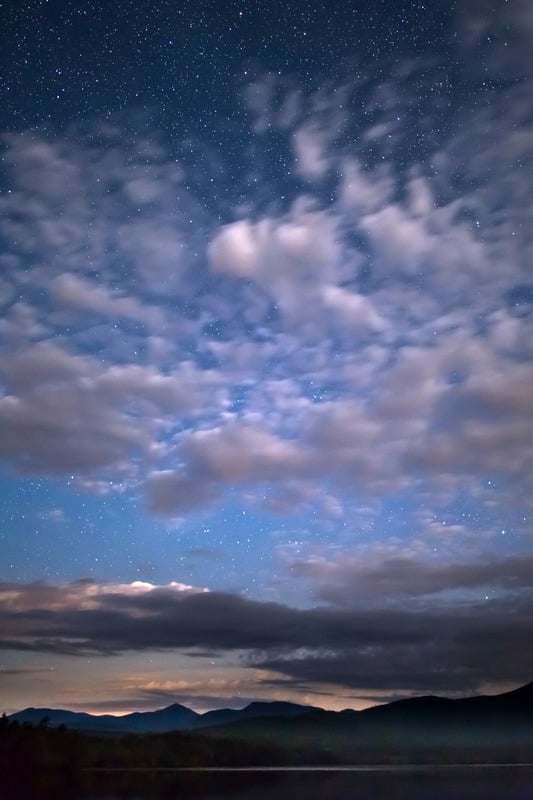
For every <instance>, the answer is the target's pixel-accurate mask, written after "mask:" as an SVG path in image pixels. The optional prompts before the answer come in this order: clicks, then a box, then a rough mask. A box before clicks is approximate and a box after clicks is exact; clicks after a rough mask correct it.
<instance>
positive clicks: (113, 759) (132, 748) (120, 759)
mask: <svg viewBox="0 0 533 800" xmlns="http://www.w3.org/2000/svg"><path fill="white" fill-rule="evenodd" d="M313 758H314V754H312V753H309V754H308V756H307V759H305V758H304V760H308V763H309V759H311V760H312V759H313ZM293 759H294V754H289V753H288V752H287V750H285V749H283V748H282V747H276V746H274V745H272V744H267V743H257V742H247V741H245V740H243V739H231V738H223V739H218V738H213V737H209V736H202V735H197V734H188V733H181V732H176V733H163V734H144V735H140V734H127V735H123V736H117V735H94V734H85V733H82V732H80V731H71V730H68V729H67V728H65V726H60V727H57V728H52V727H49V725H48V722H47V720H46V718H45V719H43V720H42V722H41V723H40V724H39V725H31V724H29V723H22V724H21V723H19V722H17V721H13V722H10V721H9V720H8V719H7V718H6V717H3V718H2V719H1V720H0V773H2V774H6V773H8V772H11V773H16V774H22V773H27V772H33V773H37V772H47V771H61V772H62V773H66V772H77V771H79V770H81V769H97V768H99V769H116V768H122V769H132V768H136V769H138V768H146V769H154V768H173V767H174V768H177V767H189V768H192V767H226V766H282V765H286V764H288V763H291V762H293Z"/></svg>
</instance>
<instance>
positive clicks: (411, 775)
mask: <svg viewBox="0 0 533 800" xmlns="http://www.w3.org/2000/svg"><path fill="white" fill-rule="evenodd" d="M15 796H16V794H14V795H13V797H15ZM19 797H20V795H19ZM26 797H28V798H29V800H34V798H35V800H36V798H37V797H38V798H39V800H45V799H46V798H50V799H52V798H53V800H67V799H68V800H123V799H124V800H125V799H126V798H128V800H163V799H164V800H171V798H172V800H300V798H302V799H303V800H381V798H383V800H533V766H509V767H487V766H483V767H481V766H480V767H475V766H473V767H432V768H430V767H427V768H420V767H402V768H384V769H366V770H365V769H357V770H325V769H309V770H297V771H296V770H242V771H233V770H227V771H224V770H213V771H200V770H199V771H190V772H188V771H172V770H169V771H166V770H165V771H163V770H161V771H158V770H139V771H117V772H94V773H86V774H85V776H84V782H83V785H80V784H79V783H76V784H72V785H70V786H53V785H45V786H43V785H39V786H36V787H35V794H33V793H30V794H26V793H25V798H26Z"/></svg>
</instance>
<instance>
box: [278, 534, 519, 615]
mask: <svg viewBox="0 0 533 800" xmlns="http://www.w3.org/2000/svg"><path fill="white" fill-rule="evenodd" d="M458 533H459V535H461V534H462V533H463V531H462V530H460V531H459V532H458ZM291 571H292V573H293V574H294V575H295V576H297V577H300V578H306V579H308V580H310V581H312V583H313V592H314V595H315V596H316V597H317V598H318V599H320V600H322V601H326V602H328V603H333V604H335V605H338V606H350V605H352V604H355V605H357V604H361V603H368V602H374V603H375V602H377V603H386V602H388V601H392V602H395V603H398V602H399V601H400V602H401V601H402V600H405V599H409V598H417V597H426V598H428V597H429V596H431V595H442V593H446V592H448V593H449V592H453V591H455V590H481V591H479V592H478V594H482V593H483V592H482V590H483V588H484V587H485V588H487V587H490V589H487V591H490V592H491V594H493V593H494V592H495V591H496V592H498V593H501V592H509V591H512V590H515V591H517V590H523V589H528V588H529V586H530V584H531V580H532V577H533V558H529V557H527V556H512V557H505V558H496V557H494V556H493V557H491V558H488V559H487V558H485V559H482V558H480V557H479V556H478V558H477V559H476V561H475V562H474V561H473V562H471V563H468V562H467V563H443V562H442V561H440V560H437V559H435V558H434V559H433V561H431V560H428V559H426V560H425V561H422V560H420V559H416V558H413V557H411V558H407V557H405V556H401V555H396V556H389V557H387V556H386V555H385V556H384V557H382V558H380V559H379V560H377V559H374V560H370V561H369V560H368V558H364V557H362V556H359V557H357V556H356V557H350V556H347V555H344V556H343V558H342V559H338V560H332V559H328V558H325V557H316V556H315V557H311V558H309V559H308V560H306V561H294V562H293V563H292V565H291ZM442 601H443V602H446V596H445V595H444V597H443V598H442Z"/></svg>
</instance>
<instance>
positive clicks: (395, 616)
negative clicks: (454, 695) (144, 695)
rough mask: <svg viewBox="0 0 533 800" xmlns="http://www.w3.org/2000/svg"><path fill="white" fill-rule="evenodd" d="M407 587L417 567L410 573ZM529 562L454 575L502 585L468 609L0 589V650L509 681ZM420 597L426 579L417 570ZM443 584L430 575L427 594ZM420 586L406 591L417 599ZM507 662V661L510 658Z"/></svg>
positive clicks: (412, 680) (372, 676)
mask: <svg viewBox="0 0 533 800" xmlns="http://www.w3.org/2000/svg"><path fill="white" fill-rule="evenodd" d="M411 571H412V573H413V575H414V580H415V582H416V580H417V574H419V568H418V567H417V565H412V568H411ZM532 575H533V561H532V560H531V559H529V561H528V562H527V563H524V562H518V561H517V560H513V559H508V560H507V561H504V562H502V563H501V564H485V565H478V566H477V567H476V566H474V565H470V566H469V567H466V566H463V567H458V568H457V570H456V572H455V575H454V576H453V577H450V576H448V581H447V585H448V586H451V587H452V588H457V587H458V586H467V587H469V588H471V587H472V586H473V585H475V586H484V585H485V584H486V583H487V581H490V582H491V583H494V581H495V579H496V582H500V583H501V584H502V585H503V586H504V587H506V589H507V590H509V589H510V588H511V589H512V591H511V592H509V591H507V592H506V593H505V594H502V596H501V597H499V598H498V599H493V600H490V601H489V600H488V598H487V599H484V600H482V601H479V600H478V601H471V602H470V603H462V604H460V605H457V604H446V603H442V604H440V605H434V606H433V607H431V606H428V605H420V606H418V607H413V608H409V607H405V606H404V607H402V604H401V603H395V604H394V605H393V606H391V605H389V606H387V607H386V606H380V605H378V606H374V607H364V606H363V607H361V606H352V607H349V606H347V604H346V603H345V602H343V603H342V605H329V606H322V607H314V608H290V607H288V606H286V605H284V604H281V603H273V602H259V601H256V600H252V599H249V598H246V597H242V596H238V595H235V594H233V595H232V594H229V593H220V592H204V591H201V590H200V591H199V590H197V589H194V588H193V587H187V586H183V585H178V584H176V585H173V586H168V587H164V586H163V587H157V586H150V585H148V584H137V585H135V584H133V585H122V586H120V585H117V586H112V585H98V584H96V583H95V582H93V581H78V582H75V583H71V584H58V585H55V586H54V585H46V584H42V583H35V584H28V585H25V586H24V585H21V584H2V585H1V586H0V618H1V622H2V630H3V631H4V638H3V641H2V648H3V649H8V650H9V649H18V650H23V651H34V652H44V653H52V654H56V655H71V656H93V657H94V656H98V655H100V656H111V655H117V654H120V653H127V652H134V651H137V652H142V651H150V652H154V651H164V650H176V651H184V652H186V653H189V654H190V655H192V656H193V657H196V658H202V657H203V656H205V654H209V657H210V658H213V657H220V655H221V654H224V653H226V654H228V653H229V654H231V653H232V654H233V656H232V657H233V658H234V659H237V662H240V663H242V664H244V665H246V666H248V667H250V668H254V669H261V670H268V671H269V672H271V673H278V674H279V676H280V677H281V676H283V679H284V681H285V684H284V685H285V688H287V687H288V686H289V685H290V681H294V683H295V684H302V683H303V684H305V686H306V688H307V690H308V691H312V690H313V688H315V689H317V690H319V688H320V686H321V685H330V686H334V687H337V688H338V689H347V688H351V689H359V690H361V691H363V692H364V691H365V690H385V691H397V690H417V691H468V690H471V691H473V690H477V689H479V687H480V686H481V685H483V684H484V683H486V682H492V683H495V684H502V683H509V682H511V683H512V682H513V681H514V682H519V681H520V680H521V679H523V676H524V675H527V674H529V673H528V669H529V665H530V663H531V657H532V656H533V651H532V647H531V645H530V643H529V642H530V637H529V634H528V632H529V628H530V618H531V613H532V610H533V608H532V596H531V591H530V586H531V578H532ZM424 581H425V583H426V587H425V589H426V592H427V589H428V586H427V584H428V581H429V578H428V574H425V576H424ZM432 588H433V589H434V590H436V591H440V590H441V588H442V576H441V575H437V576H436V577H435V581H434V584H433V587H432ZM417 591H419V588H416V587H415V588H414V589H413V594H414V595H416V594H417ZM511 654H512V657H510V655H511Z"/></svg>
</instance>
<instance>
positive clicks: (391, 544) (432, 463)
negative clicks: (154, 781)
mask: <svg viewBox="0 0 533 800" xmlns="http://www.w3.org/2000/svg"><path fill="white" fill-rule="evenodd" d="M59 7H61V12H62V13H59ZM11 11H12V13H11V14H10V19H9V26H8V27H9V31H8V36H6V45H7V47H6V54H5V56H3V60H4V63H3V68H2V78H1V80H2V84H1V90H2V93H3V95H2V96H3V102H2V109H3V111H2V112H1V115H0V131H1V142H2V156H1V176H0V212H1V213H0V244H1V248H0V462H1V464H0V497H1V500H0V542H1V550H0V554H1V555H0V578H1V585H0V614H1V615H2V618H3V620H4V622H3V628H4V629H5V630H6V632H7V633H6V636H5V640H4V643H3V650H2V655H1V658H0V679H1V680H2V683H3V684H4V685H5V690H3V693H2V697H3V698H5V700H4V704H5V707H6V710H8V711H10V710H15V709H16V708H19V707H21V706H23V705H30V704H31V705H56V706H57V705H64V706H67V707H71V708H83V709H87V710H95V711H98V710H111V711H116V712H120V711H127V710H133V709H136V708H148V707H152V708H153V707H156V706H157V705H164V704H165V702H166V701H168V702H172V701H174V700H178V701H180V702H185V703H187V704H189V705H191V706H194V707H196V708H210V707H216V706H220V705H225V704H233V705H236V704H237V705H238V704H241V705H243V704H244V703H245V702H246V701H247V700H248V699H250V698H255V697H260V698H267V699H268V698H272V699H293V700H301V701H305V702H314V703H316V704H317V705H322V706H325V707H333V708H340V707H344V706H346V705H352V706H355V707H359V706H361V705H365V704H368V703H369V702H375V701H379V700H381V699H383V700H385V699H387V698H389V697H395V696H398V695H401V694H402V693H413V692H415V693H416V692H422V691H423V692H427V691H435V692H448V693H455V692H456V693H464V692H474V691H484V690H488V691H492V690H496V689H498V688H504V687H507V686H511V685H517V684H519V683H521V682H525V681H526V680H528V679H529V678H530V677H531V675H530V674H529V673H528V669H530V663H531V655H532V654H531V652H530V647H529V645H524V644H523V642H524V639H526V638H527V630H528V625H529V619H530V616H529V614H530V610H531V602H532V600H533V598H532V595H531V590H530V586H531V583H532V578H533V553H532V549H531V478H532V472H531V464H532V454H533V441H532V431H533V420H532V407H533V370H532V369H531V359H532V342H533V337H532V335H531V333H532V332H531V310H532V301H533V283H532V281H531V275H530V269H531V255H532V252H533V249H532V247H533V244H532V240H531V225H530V222H529V221H530V219H531V213H532V210H533V182H532V173H531V167H532V160H531V156H532V151H533V128H532V116H531V100H530V98H531V90H532V75H531V70H530V68H529V67H528V64H529V63H530V60H529V52H530V48H531V43H532V42H531V37H532V34H533V16H532V13H531V10H530V8H529V5H528V4H527V3H526V2H520V0H514V2H498V3H496V4H495V6H494V7H493V8H492V9H491V10H490V11H487V9H486V7H485V5H484V4H483V3H477V2H474V1H473V0H469V2H465V3H460V4H454V3H451V4H450V3H442V4H441V3H435V4H431V7H430V6H429V5H428V6H427V7H426V6H425V4H423V3H417V2H412V3H405V4H396V3H390V2H389V3H387V2H382V3H378V4H375V6H373V8H372V9H371V10H369V8H368V7H367V4H363V3H361V4H357V3H356V4H353V5H352V6H351V7H348V8H347V7H346V5H345V4H333V6H328V8H327V9H326V7H325V6H322V5H321V4H320V3H311V4H298V3H297V4H294V8H293V9H291V12H292V13H291V14H289V13H288V9H287V8H286V7H284V6H281V5H280V6H278V5H276V4H273V5H271V6H269V8H268V9H266V8H264V7H262V4H248V5H243V6H242V7H241V6H240V5H235V4H230V5H228V7H227V8H226V9H225V10H224V11H223V12H222V11H220V10H219V9H218V8H217V6H216V4H210V3H200V4H196V5H195V6H194V8H192V7H189V6H188V5H187V4H177V5H176V4H169V3H165V2H162V1H161V0H158V2H157V3H150V4H144V3H141V2H138V3H134V4H133V5H131V4H128V6H127V8H126V7H124V8H122V6H121V4H120V3H118V4H116V5H114V6H113V9H111V10H109V9H107V8H104V6H103V5H102V6H101V5H100V4H98V3H95V2H91V3H88V4H87V5H86V6H80V5H79V4H78V5H77V6H76V7H74V6H73V5H71V4H70V3H62V4H57V7H56V6H54V7H51V6H50V7H49V5H48V4H47V3H37V2H30V3H28V4H26V6H25V7H24V8H23V9H22V8H13V9H11ZM511 620H512V621H513V624H512V625H511V624H508V623H510V621H511ZM150 621H151V622H150ZM149 623H150V624H149ZM150 625H152V627H150ZM509 648H512V650H513V652H514V655H513V656H512V657H511V658H503V657H502V656H499V655H494V651H496V653H498V652H501V653H503V652H509Z"/></svg>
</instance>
